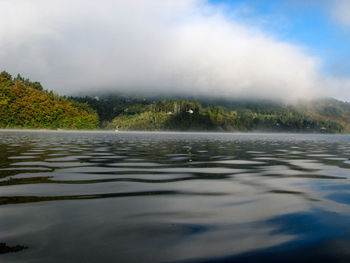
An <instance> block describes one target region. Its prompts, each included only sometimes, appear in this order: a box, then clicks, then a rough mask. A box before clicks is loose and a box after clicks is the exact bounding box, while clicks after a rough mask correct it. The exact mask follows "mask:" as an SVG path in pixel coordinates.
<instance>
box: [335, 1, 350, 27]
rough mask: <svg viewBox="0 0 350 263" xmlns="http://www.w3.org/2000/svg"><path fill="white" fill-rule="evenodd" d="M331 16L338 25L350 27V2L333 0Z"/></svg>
mask: <svg viewBox="0 0 350 263" xmlns="http://www.w3.org/2000/svg"><path fill="white" fill-rule="evenodd" d="M332 4H333V16H334V18H335V19H336V20H337V21H338V23H340V24H342V25H344V26H350V1H349V0H334V1H333V2H332Z"/></svg>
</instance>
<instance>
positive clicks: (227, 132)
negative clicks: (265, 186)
mask: <svg viewBox="0 0 350 263" xmlns="http://www.w3.org/2000/svg"><path fill="white" fill-rule="evenodd" d="M0 132H35V133H40V132H45V133H46V132H47V133H106V134H126V133H135V134H138V133H158V134H235V135H254V134H255V135H256V134H262V135H265V134H274V135H278V134H290V135H350V133H316V132H295V131H291V132H288V131H259V130H256V131H147V130H146V131H139V130H122V131H114V130H103V129H98V130H83V129H81V130H68V129H57V130H52V129H19V128H16V129H12V128H9V129H7V128H0Z"/></svg>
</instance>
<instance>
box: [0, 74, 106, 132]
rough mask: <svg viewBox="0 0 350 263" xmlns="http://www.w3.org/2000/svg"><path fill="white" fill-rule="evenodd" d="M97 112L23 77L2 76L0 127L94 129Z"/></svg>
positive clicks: (96, 124) (0, 84) (0, 81)
mask: <svg viewBox="0 0 350 263" xmlns="http://www.w3.org/2000/svg"><path fill="white" fill-rule="evenodd" d="M98 123H99V119H98V115H97V113H96V112H95V111H94V110H92V109H91V108H90V107H89V106H88V104H87V103H78V102H76V101H72V100H68V99H66V98H63V97H60V96H58V95H56V94H54V93H53V92H49V91H46V90H44V89H43V87H42V86H41V84H40V83H39V82H31V81H30V80H29V79H24V78H23V77H21V76H20V75H17V77H15V78H12V76H11V75H10V74H8V73H7V72H5V71H3V72H1V73H0V128H46V129H56V128H63V129H94V128H97V127H98Z"/></svg>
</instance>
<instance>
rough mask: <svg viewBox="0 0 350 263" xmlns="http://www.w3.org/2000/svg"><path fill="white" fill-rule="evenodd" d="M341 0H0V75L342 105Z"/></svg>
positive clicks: (346, 51) (345, 39)
mask: <svg viewBox="0 0 350 263" xmlns="http://www.w3.org/2000/svg"><path fill="white" fill-rule="evenodd" d="M349 14H350V1H347V0H246V1H243V0H129V1H124V0H99V1H94V0H69V1H68V0H50V1H47V0H0V17H1V23H0V71H2V70H6V71H8V72H9V73H11V74H13V75H16V74H17V73H20V74H21V75H22V76H25V77H28V78H30V79H31V80H33V81H40V82H41V83H42V84H43V86H44V88H46V89H49V90H54V91H55V92H57V93H59V94H61V95H72V94H82V93H84V92H89V93H96V94H97V93H99V92H103V91H117V92H125V93H138V94H144V95H152V96H154V95H167V94H169V95H189V96H210V97H225V98H231V97H232V98H237V97H242V98H243V97H244V98H247V97H248V98H251V97H254V98H269V99H278V100H286V101H288V100H299V99H305V98H315V97H322V96H332V97H335V98H338V99H341V100H345V101H350V15H349Z"/></svg>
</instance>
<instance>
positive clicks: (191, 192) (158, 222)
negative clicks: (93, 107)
mask: <svg viewBox="0 0 350 263" xmlns="http://www.w3.org/2000/svg"><path fill="white" fill-rule="evenodd" d="M349 157H350V136H348V135H337V136H336V135H301V134H206V133H108V132H100V133H98V132H14V131H1V132H0V222H1V230H0V242H2V243H3V244H4V243H6V244H7V245H6V246H7V247H16V245H18V244H21V245H22V246H23V247H25V248H27V247H28V249H24V250H22V251H19V252H18V253H4V254H1V255H0V261H1V262H295V261H299V262H310V261H311V260H317V261H319V262H349V261H350V250H349V249H348V247H349V245H350V225H349V222H350V181H349V178H350V173H349V171H350V160H349Z"/></svg>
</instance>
